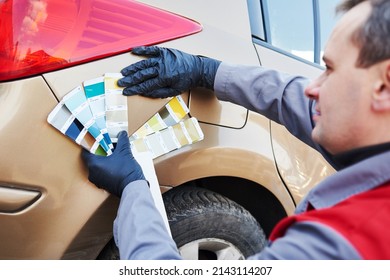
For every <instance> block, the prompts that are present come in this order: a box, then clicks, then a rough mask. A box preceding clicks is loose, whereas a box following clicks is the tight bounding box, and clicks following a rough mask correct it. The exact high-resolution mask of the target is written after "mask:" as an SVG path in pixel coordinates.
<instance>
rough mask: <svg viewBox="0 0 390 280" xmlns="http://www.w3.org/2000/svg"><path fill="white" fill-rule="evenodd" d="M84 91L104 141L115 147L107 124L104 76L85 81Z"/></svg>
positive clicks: (111, 147)
mask: <svg viewBox="0 0 390 280" xmlns="http://www.w3.org/2000/svg"><path fill="white" fill-rule="evenodd" d="M83 84H84V92H85V95H86V97H87V100H88V103H89V107H90V109H91V112H92V115H93V117H94V119H95V122H96V124H97V126H98V127H99V128H100V132H101V133H102V135H103V137H104V141H105V142H106V143H107V145H108V147H109V148H110V149H113V148H114V145H113V144H112V142H111V139H110V136H109V135H108V131H107V126H106V100H105V99H106V98H105V89H104V77H99V78H96V79H92V80H88V81H85V82H84V83H83Z"/></svg>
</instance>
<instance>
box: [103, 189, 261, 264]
mask: <svg viewBox="0 0 390 280" xmlns="http://www.w3.org/2000/svg"><path fill="white" fill-rule="evenodd" d="M163 198H164V204H165V208H166V211H167V215H168V220H169V225H170V228H171V232H172V237H173V239H174V240H175V242H176V244H177V247H178V248H179V251H180V253H181V255H182V257H183V258H184V259H187V260H190V259H192V260H197V259H198V260H204V259H207V260H213V259H216V260H239V259H245V258H247V257H248V256H250V255H252V254H255V253H257V252H259V251H260V250H261V249H262V248H263V247H264V246H265V244H266V236H265V234H264V231H263V230H262V228H261V227H260V225H259V223H258V222H257V221H256V219H255V218H254V217H253V216H252V215H251V214H250V213H249V212H248V211H247V210H245V209H244V208H243V207H242V206H240V205H239V204H237V203H235V202H234V201H232V200H230V199H228V198H226V197H224V196H222V195H220V194H218V193H215V192H212V191H209V190H206V189H202V188H197V187H192V186H182V187H177V188H174V189H172V190H170V191H168V192H166V193H165V194H164V196H163ZM98 259H106V260H107V259H111V260H113V259H119V251H118V248H117V247H116V245H115V243H114V241H113V240H111V242H109V243H108V244H107V246H106V247H105V248H104V249H103V250H102V252H101V253H100V255H99V256H98Z"/></svg>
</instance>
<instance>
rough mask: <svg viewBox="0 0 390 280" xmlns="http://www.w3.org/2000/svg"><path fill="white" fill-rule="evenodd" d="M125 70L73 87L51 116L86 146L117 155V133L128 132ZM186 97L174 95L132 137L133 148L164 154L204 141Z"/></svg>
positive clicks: (62, 131)
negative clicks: (122, 80)
mask: <svg viewBox="0 0 390 280" xmlns="http://www.w3.org/2000/svg"><path fill="white" fill-rule="evenodd" d="M120 78H122V75H121V74H120V73H107V74H105V75H104V76H102V77H98V78H95V79H91V80H88V81H84V82H83V83H82V85H80V86H78V87H76V88H75V89H73V90H71V91H70V92H69V93H68V94H67V95H65V96H64V98H63V99H62V100H61V101H60V102H59V103H58V104H57V106H56V107H55V108H54V109H53V110H52V111H51V112H50V114H49V116H48V118H47V121H48V122H49V123H50V124H51V125H52V126H53V127H55V128H56V129H57V130H59V131H60V132H61V133H62V134H64V135H65V136H67V137H69V138H70V139H71V140H73V141H74V142H75V143H77V144H78V145H80V146H82V147H83V148H84V149H87V150H89V151H90V152H91V153H94V154H97V155H111V154H112V152H113V150H114V143H116V142H117V135H118V133H119V132H120V131H123V130H125V131H128V112H127V97H126V96H124V95H123V94H122V90H123V88H121V87H119V86H118V85H117V81H118V79H120ZM188 113H189V109H188V107H187V106H186V104H185V103H184V101H183V99H182V98H181V96H176V97H173V98H172V99H170V100H169V102H168V103H167V104H165V106H164V107H162V108H161V109H160V110H159V111H158V112H157V113H156V114H155V115H154V116H152V117H151V118H150V119H149V120H148V121H147V122H146V123H145V124H144V125H143V126H141V127H140V128H139V129H138V130H137V131H136V132H135V133H133V134H132V135H131V136H130V137H129V141H130V145H131V148H132V150H133V152H145V151H149V152H151V153H152V156H153V158H156V157H159V156H161V155H164V154H166V153H169V152H171V151H174V150H176V149H179V148H181V147H184V146H187V145H190V144H192V143H195V142H198V141H201V140H203V138H204V135H203V132H202V130H201V128H200V126H199V123H198V121H197V119H196V118H193V117H189V116H188Z"/></svg>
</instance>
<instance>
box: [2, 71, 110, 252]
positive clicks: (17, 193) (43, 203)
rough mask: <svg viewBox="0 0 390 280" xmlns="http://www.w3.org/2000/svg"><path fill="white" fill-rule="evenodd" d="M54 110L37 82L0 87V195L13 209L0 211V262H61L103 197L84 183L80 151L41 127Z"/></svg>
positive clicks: (105, 235) (45, 126)
mask: <svg viewBox="0 0 390 280" xmlns="http://www.w3.org/2000/svg"><path fill="white" fill-rule="evenodd" d="M56 104H57V100H56V99H55V98H54V96H53V94H52V92H51V91H50V89H49V88H48V87H47V84H46V83H45V81H44V80H43V79H42V78H41V77H35V78H31V79H26V80H22V81H15V82H9V83H3V84H0V132H1V133H0V141H1V149H0V158H1V159H2V160H1V161H0V192H1V193H3V194H4V193H5V192H7V195H8V196H7V197H8V200H9V201H11V202H12V201H17V202H18V203H19V204H18V205H19V207H13V208H12V207H11V208H8V209H5V208H4V207H3V208H2V209H0V228H2V230H1V231H0V259H58V258H61V256H62V255H63V253H64V252H65V251H66V249H67V247H68V246H69V244H70V243H71V242H72V239H73V238H74V237H75V236H76V235H77V234H78V233H79V231H80V229H81V228H82V227H83V226H84V224H85V223H86V222H87V221H88V219H89V218H90V217H91V216H92V215H93V214H94V212H95V211H96V209H97V208H98V207H99V205H100V204H102V203H103V202H104V201H105V200H106V199H107V197H108V194H107V193H105V192H104V191H102V190H99V189H97V188H96V187H95V186H93V185H92V184H90V183H89V182H88V180H87V178H86V176H85V169H84V166H83V164H82V163H81V158H80V151H81V149H80V147H78V146H77V145H75V144H73V143H72V142H71V141H70V140H68V139H67V138H66V137H65V136H63V135H62V134H61V133H59V132H58V131H57V130H56V129H53V128H52V127H51V126H50V124H48V123H47V121H46V118H47V115H48V113H49V112H50V111H51V110H52V109H53V108H54V106H55V105H56ZM25 193H36V194H39V195H38V196H37V197H35V198H33V199H31V200H30V201H28V200H25V199H24V200H23V199H22V200H21V199H20V197H24V198H26V195H25ZM3 198H4V197H3ZM3 198H2V199H3ZM3 206H4V205H3ZM101 232H102V235H101V236H100V237H99V238H102V239H108V238H109V237H110V236H111V227H108V226H107V225H106V228H105V229H101ZM96 242H97V240H90V245H92V244H93V243H96ZM100 243H101V240H100Z"/></svg>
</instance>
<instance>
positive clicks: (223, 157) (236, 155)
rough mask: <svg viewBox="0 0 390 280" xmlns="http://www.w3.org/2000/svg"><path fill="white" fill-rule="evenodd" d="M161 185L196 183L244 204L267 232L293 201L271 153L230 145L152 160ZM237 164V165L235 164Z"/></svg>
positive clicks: (283, 215) (195, 149)
mask: <svg viewBox="0 0 390 280" xmlns="http://www.w3.org/2000/svg"><path fill="white" fill-rule="evenodd" d="M155 167H156V172H157V176H158V179H159V182H160V185H161V186H167V187H180V186H183V185H189V184H190V185H195V186H198V187H203V188H206V189H209V190H211V191H214V192H217V193H220V194H221V195H224V196H226V197H227V198H229V199H231V200H233V201H235V202H237V203H238V204H240V205H241V206H243V207H244V208H246V209H247V210H248V211H249V212H250V213H251V214H252V215H253V216H254V217H255V218H256V220H257V221H258V222H259V223H260V224H261V226H262V227H263V229H264V231H265V232H266V234H267V235H268V234H269V233H270V231H271V230H272V228H273V227H274V226H275V224H276V223H277V222H278V221H279V220H280V219H281V218H283V217H285V216H287V215H289V214H292V213H293V211H294V209H295V204H294V202H293V200H292V198H291V195H290V193H289V192H288V190H287V188H286V186H285V185H284V184H283V182H282V181H281V180H280V177H279V175H278V173H277V170H276V168H275V164H274V161H273V158H272V157H267V156H265V155H262V154H258V153H254V152H253V151H248V150H243V149H239V148H232V147H215V148H213V147H208V148H206V149H205V148H203V147H200V148H198V149H197V148H196V145H194V148H190V149H188V150H187V151H184V152H181V153H177V154H174V153H172V155H171V156H170V157H169V158H164V159H162V160H161V161H157V162H156V163H155ZM237 167H239V168H237Z"/></svg>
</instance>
